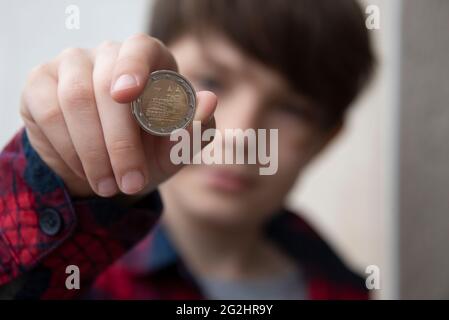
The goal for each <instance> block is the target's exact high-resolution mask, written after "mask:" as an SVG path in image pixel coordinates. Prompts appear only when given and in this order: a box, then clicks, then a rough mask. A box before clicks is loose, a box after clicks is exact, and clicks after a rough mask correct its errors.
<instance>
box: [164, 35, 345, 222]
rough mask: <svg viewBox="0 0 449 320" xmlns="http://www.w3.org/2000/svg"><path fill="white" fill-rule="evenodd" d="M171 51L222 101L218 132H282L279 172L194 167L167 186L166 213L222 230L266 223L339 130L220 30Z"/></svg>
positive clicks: (181, 42)
mask: <svg viewBox="0 0 449 320" xmlns="http://www.w3.org/2000/svg"><path fill="white" fill-rule="evenodd" d="M169 48H170V49H171V51H172V53H173V54H174V56H175V58H176V60H177V62H178V67H179V71H180V73H181V74H183V75H184V76H186V77H187V78H188V79H189V80H190V81H191V82H192V84H193V85H194V87H195V89H196V90H210V91H213V92H214V93H215V94H216V95H217V96H218V107H217V111H216V112H215V119H216V125H217V130H220V132H224V129H235V128H240V129H243V130H246V129H248V128H254V129H259V128H260V129H268V130H269V129H278V130H279V131H278V134H279V136H278V170H277V172H276V174H274V175H260V174H259V165H255V164H243V165H242V164H234V165H225V164H217V165H205V164H201V165H190V166H187V167H185V168H184V169H183V170H181V171H180V172H179V173H178V174H176V175H175V176H174V177H173V178H171V179H170V180H169V181H167V182H166V183H165V184H164V185H163V186H162V187H161V193H162V196H163V198H164V203H165V204H167V205H168V206H169V207H166V209H167V210H170V212H171V214H172V215H176V214H182V215H188V216H190V218H192V219H200V220H203V221H207V222H212V223H215V224H219V225H227V226H237V225H238V226H243V225H249V224H251V225H254V224H259V223H263V222H264V221H265V220H266V219H268V218H269V217H270V216H271V215H272V214H273V213H274V212H275V211H276V210H277V209H279V208H280V207H281V206H282V204H283V201H284V199H285V196H286V195H287V193H288V191H289V190H290V189H291V187H292V186H293V184H294V183H295V180H296V178H297V177H298V175H299V174H300V173H301V171H302V169H303V168H304V167H305V165H306V164H307V163H308V162H309V161H310V160H311V159H312V158H313V157H314V156H315V155H316V154H317V153H318V152H319V151H320V150H321V149H322V148H323V147H324V146H325V145H326V143H327V142H328V141H329V140H331V138H332V137H333V136H334V135H335V132H336V131H337V130H324V129H320V128H319V125H318V124H317V123H316V122H315V121H314V120H313V119H314V108H313V106H312V104H311V101H308V100H307V99H306V98H305V97H303V96H301V94H300V93H299V92H295V91H294V90H292V89H291V88H290V86H289V84H288V83H287V82H286V80H285V79H284V78H283V77H282V75H280V74H279V73H277V72H276V71H275V70H273V69H271V68H270V67H268V66H265V65H263V64H262V63H260V62H258V61H256V60H254V59H252V58H251V57H249V56H247V55H246V54H245V53H244V52H242V51H241V50H240V49H239V48H238V47H237V46H235V45H234V44H233V43H232V42H230V41H229V40H228V39H227V38H226V37H224V36H222V35H220V34H219V33H213V32H211V33H210V34H208V35H206V36H204V37H203V38H202V41H198V39H197V38H196V37H194V36H192V35H185V36H182V37H180V38H179V39H178V40H176V41H174V42H173V43H171V44H169ZM268 137H269V134H268V132H267V139H268ZM215 142H217V141H215ZM223 147H224V143H223ZM267 149H268V148H267ZM268 150H269V149H268ZM224 152H225V150H224V149H223V151H222V153H223V154H224Z"/></svg>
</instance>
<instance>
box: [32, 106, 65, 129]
mask: <svg viewBox="0 0 449 320" xmlns="http://www.w3.org/2000/svg"><path fill="white" fill-rule="evenodd" d="M61 119H62V114H61V110H59V108H54V107H52V108H46V109H44V110H42V111H41V112H40V113H39V114H38V115H36V122H38V123H41V124H42V125H46V124H49V123H54V122H56V121H59V120H61Z"/></svg>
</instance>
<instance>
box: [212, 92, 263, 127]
mask: <svg viewBox="0 0 449 320" xmlns="http://www.w3.org/2000/svg"><path fill="white" fill-rule="evenodd" d="M227 103H229V105H226V106H223V108H222V110H220V111H222V112H221V116H220V119H218V121H217V128H218V129H220V130H225V129H242V130H246V129H257V128H259V127H260V122H261V119H262V117H263V114H262V112H263V110H262V109H263V108H262V102H261V99H260V98H259V97H258V96H257V93H254V92H248V91H246V92H242V93H240V94H239V95H236V96H235V97H234V98H233V99H232V100H229V101H228V102H227Z"/></svg>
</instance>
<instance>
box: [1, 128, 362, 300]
mask: <svg viewBox="0 0 449 320" xmlns="http://www.w3.org/2000/svg"><path fill="white" fill-rule="evenodd" d="M0 177H1V180H0V298H2V297H3V298H33V299H35V298H41V299H52V298H53V299H68V298H92V299H96V298H106V299H204V298H205V297H204V295H203V294H202V292H201V289H200V287H199V286H198V285H197V283H196V281H195V278H194V276H193V275H192V273H190V272H189V270H188V268H187V266H186V265H185V264H184V263H183V261H182V259H181V257H180V256H179V255H178V253H177V252H176V250H175V248H174V246H173V245H172V244H171V243H170V240H169V238H168V237H167V234H166V233H165V232H164V228H163V226H162V225H161V224H159V223H158V218H159V216H160V214H161V212H162V202H161V199H160V196H159V193H158V191H154V192H153V193H151V194H150V195H148V196H147V197H146V198H145V199H143V200H142V201H140V202H139V203H138V204H136V205H134V206H133V207H131V208H130V207H124V206H122V205H120V204H118V203H117V202H114V201H113V200H111V199H104V198H99V197H93V198H88V199H73V198H71V197H70V196H69V194H68V192H67V190H66V188H65V186H64V184H63V182H62V180H61V179H60V178H59V177H58V176H57V175H55V174H54V172H53V171H52V170H51V169H50V168H49V167H48V166H47V165H46V164H45V163H44V162H43V161H42V160H41V159H40V157H39V156H38V155H37V153H36V152H35V151H34V149H33V148H32V147H31V145H30V143H29V141H28V138H27V135H26V132H25V130H24V129H22V130H20V131H19V132H18V133H17V134H16V135H15V137H14V138H13V139H12V140H11V141H10V142H9V143H8V145H7V146H6V147H5V149H4V150H3V151H2V153H1V154H0ZM266 236H267V237H269V238H270V239H271V240H272V241H273V242H274V243H275V244H277V245H278V247H279V248H280V249H281V250H282V251H283V252H285V253H286V254H287V255H289V256H290V257H291V258H292V259H293V260H294V261H295V262H297V264H298V267H299V268H300V269H301V272H302V273H303V274H304V279H305V288H306V295H307V298H309V299H367V298H369V296H368V291H367V290H366V287H365V282H364V280H363V279H362V278H361V277H359V276H357V275H356V274H354V273H352V272H351V271H350V270H349V269H348V268H347V267H346V266H345V265H344V264H343V262H342V261H341V260H340V259H339V258H338V257H337V256H336V255H335V253H334V252H333V251H332V250H331V248H330V247H329V246H328V245H327V244H326V243H325V242H324V241H323V240H322V239H321V238H320V237H319V236H318V234H317V233H316V232H315V231H313V230H312V229H311V227H310V226H309V225H308V224H307V223H306V222H305V221H303V220H302V219H301V218H299V217H298V216H297V215H295V214H293V213H291V212H289V211H287V210H280V211H279V212H278V213H277V214H276V215H275V216H274V218H273V219H272V220H271V221H270V222H269V223H267V226H266ZM69 265H76V266H78V268H79V270H80V279H81V289H80V290H75V289H72V290H69V289H67V288H66V285H65V282H66V278H67V277H68V276H69V274H67V273H66V267H67V266H69Z"/></svg>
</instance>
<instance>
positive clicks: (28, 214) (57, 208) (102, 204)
mask: <svg viewBox="0 0 449 320" xmlns="http://www.w3.org/2000/svg"><path fill="white" fill-rule="evenodd" d="M0 177H1V178H0V297H2V295H3V297H4V296H5V295H8V296H9V297H11V298H19V299H20V298H24V299H38V298H42V299H45V298H49V299H51V298H57V299H64V298H67V299H69V298H79V297H82V295H83V294H84V293H85V292H86V291H87V290H88V289H89V288H90V286H91V285H92V283H93V282H94V280H95V279H96V277H97V276H98V275H99V274H101V273H102V271H104V270H105V269H106V268H107V267H108V266H109V265H111V264H112V263H113V262H114V261H116V260H117V259H118V258H120V257H121V256H122V255H123V254H124V253H125V252H127V251H128V250H129V249H130V248H131V247H133V246H134V245H135V244H137V243H138V242H139V241H140V240H141V239H143V238H144V237H145V235H146V234H148V232H149V231H150V230H151V229H152V227H153V226H154V225H155V224H156V222H157V220H158V218H159V216H160V214H161V212H162V201H161V198H160V195H159V192H158V191H157V190H156V191H154V192H152V193H150V194H149V195H148V196H147V197H146V198H145V199H144V200H142V201H141V202H140V204H138V205H134V206H133V207H125V206H122V205H121V204H119V203H118V202H116V201H114V200H112V199H110V198H108V199H106V198H100V197H93V198H89V199H81V200H74V199H72V198H71V197H70V195H69V194H68V191H67V189H66V187H65V185H64V183H63V181H62V179H61V178H59V177H58V176H57V175H56V174H55V173H54V172H53V171H52V170H51V169H50V168H49V167H48V166H47V165H46V164H45V163H44V162H43V161H42V160H41V159H40V157H39V155H38V154H37V153H36V151H35V150H34V149H33V148H32V146H31V144H30V143H29V140H28V138H27V134H26V130H25V129H21V130H20V131H19V132H18V133H17V134H16V135H15V136H14V137H13V139H12V140H11V141H10V142H9V143H8V144H7V146H6V147H5V148H4V149H3V151H2V152H1V153H0ZM143 204H144V205H143ZM74 270H75V271H74ZM78 271H79V273H78ZM75 273H76V274H78V275H79V279H80V282H79V284H80V286H79V289H77V288H76V287H77V286H75V287H74V286H73V285H70V281H71V280H73V278H69V276H71V275H72V276H73V275H74V274H75ZM68 279H69V280H68ZM67 281H68V282H69V285H67V284H66V282H67ZM73 283H76V281H75V282H73ZM73 283H72V284H73Z"/></svg>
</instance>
